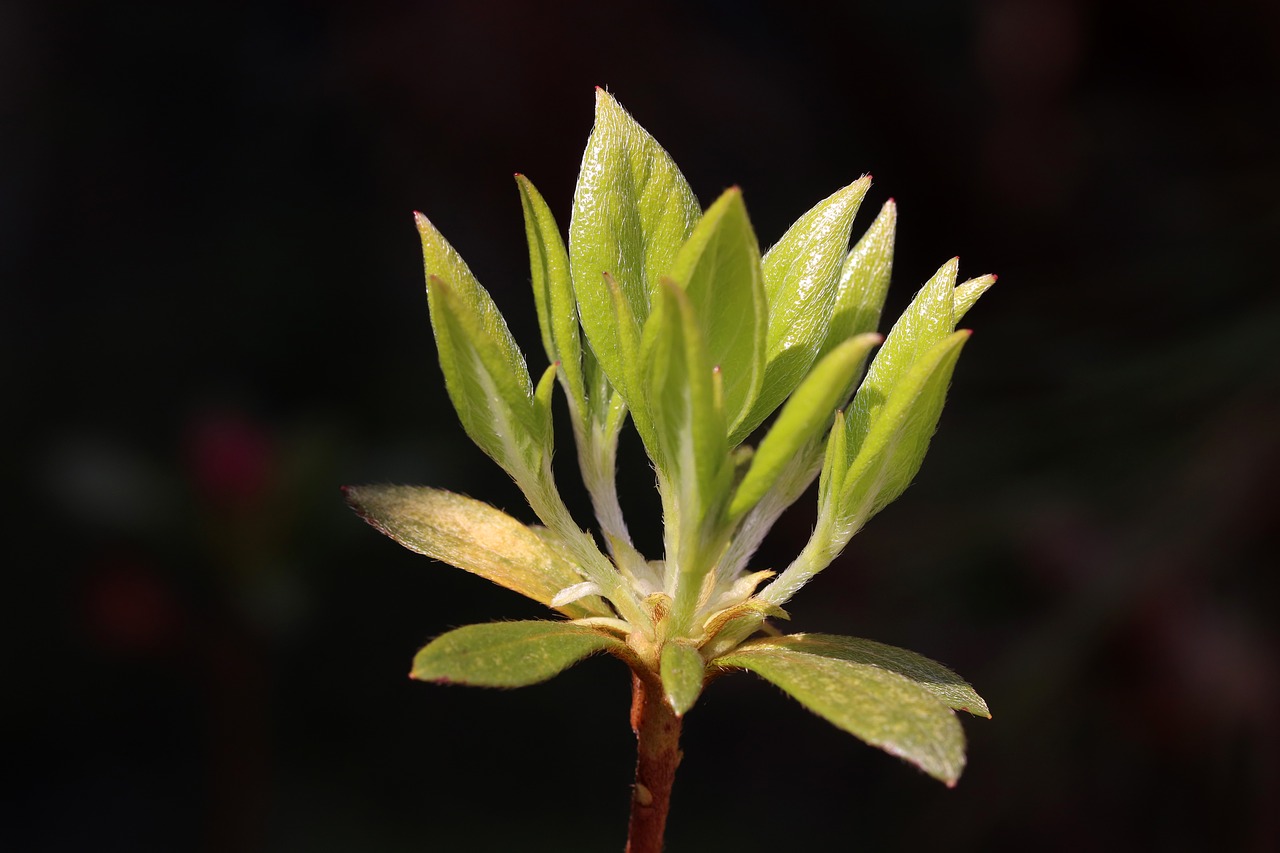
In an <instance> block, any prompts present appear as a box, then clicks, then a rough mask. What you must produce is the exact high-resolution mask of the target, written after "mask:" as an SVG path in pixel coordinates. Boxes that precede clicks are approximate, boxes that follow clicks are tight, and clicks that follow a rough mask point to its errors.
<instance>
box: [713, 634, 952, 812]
mask: <svg viewBox="0 0 1280 853" xmlns="http://www.w3.org/2000/svg"><path fill="white" fill-rule="evenodd" d="M803 636H804V635H798V638H803ZM815 651H816V649H815V650H806V649H805V648H804V644H803V641H800V642H797V641H796V640H793V639H792V638H789V637H781V638H777V639H765V640H755V641H752V642H749V643H746V644H744V645H742V646H739V647H738V648H737V649H735V650H733V651H732V652H730V653H729V654H726V655H722V656H721V657H719V658H717V659H715V660H714V661H713V662H712V663H714V664H716V665H718V666H722V667H741V668H742V669H747V670H750V671H752V672H754V673H756V674H757V675H759V676H760V677H762V678H764V679H765V680H766V681H769V682H771V683H772V684H774V685H775V686H777V687H779V688H781V689H782V690H783V691H785V692H786V693H788V694H790V695H791V696H792V697H793V698H794V699H796V700H797V701H798V702H800V704H801V705H804V706H805V707H806V708H808V709H809V710H810V711H813V712H814V713H815V714H817V715H818V716H820V717H823V718H824V719H826V720H827V721H828V722H830V723H832V724H834V725H836V726H837V727H839V728H841V729H843V730H844V731H846V732H849V733H850V734H852V735H854V736H855V737H857V738H859V739H861V740H863V741H865V742H866V743H868V744H870V745H872V746H875V747H878V748H880V749H883V750H884V751H885V752H888V753H889V754H891V755H896V756H898V757H899V758H902V759H904V760H906V761H908V762H910V763H911V764H914V765H915V766H917V767H919V768H920V769H921V770H923V771H924V772H925V773H928V774H929V775H930V776H932V777H933V778H935V779H937V780H939V781H941V782H944V783H946V785H947V786H948V787H950V786H953V785H955V783H956V780H957V779H959V778H960V773H961V771H962V770H963V769H964V762H965V757H964V730H963V729H961V727H960V722H959V721H958V720H957V719H956V717H955V714H953V713H952V712H951V709H950V708H948V707H947V705H946V704H945V703H944V702H943V700H941V699H940V698H939V697H938V696H937V695H936V694H935V693H934V692H932V691H931V690H929V689H927V688H926V687H924V686H922V685H921V684H920V683H918V682H917V681H915V680H913V679H912V678H909V677H907V676H906V675H903V674H901V673H899V672H894V671H892V670H889V669H883V668H881V667H879V666H876V665H874V664H872V663H867V662H862V661H857V660H852V659H842V658H839V657H829V656H826V655H823V654H819V653H814V652H815Z"/></svg>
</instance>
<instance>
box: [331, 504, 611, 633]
mask: <svg viewBox="0 0 1280 853" xmlns="http://www.w3.org/2000/svg"><path fill="white" fill-rule="evenodd" d="M346 497H347V502H348V503H350V504H351V506H352V507H354V508H355V510H356V511H357V512H358V513H360V515H361V516H362V517H363V518H364V520H365V521H367V522H369V524H371V525H373V526H374V527H375V528H377V529H378V530H380V531H381V532H383V533H385V534H386V535H387V536H390V537H391V538H392V539H394V540H395V541H397V542H399V543H400V544H401V545H403V546H405V547H406V548H408V549H409V550H411V551H416V552H417V553H419V554H425V555H426V556H428V557H432V558H433V559H436V560H440V561H441V562H444V563H448V564H449V565H451V566H455V567H457V568H459V569H462V570H464V571H468V572H471V573H472V574H476V575H479V576H481V577H483V578H487V579H488V580H491V581H493V582H494V583H496V584H498V585H500V586H505V587H506V588H507V589H510V590H514V591H516V592H518V593H520V594H521V595H524V596H527V597H528V598H532V599H533V600H534V601H538V602H541V603H542V604H545V605H547V606H548V607H550V606H551V600H552V599H553V598H554V597H555V595H556V593H558V592H560V591H561V590H562V589H565V588H566V587H569V586H572V585H574V584H576V583H580V582H581V581H582V577H581V576H580V575H579V574H578V573H577V572H576V571H574V569H573V566H571V565H570V564H569V562H568V561H567V560H565V559H564V558H563V557H561V556H560V554H559V553H558V552H557V551H556V550H555V549H553V548H552V547H551V546H549V545H548V544H547V543H546V542H545V541H544V539H543V538H542V537H541V536H539V535H538V534H537V532H536V531H535V530H534V529H533V528H530V527H526V526H525V525H523V524H521V523H520V522H519V521H517V520H516V519H514V518H512V517H511V516H509V515H507V514H506V513H504V512H502V511H501V510H499V509H495V508H494V507H492V506H489V505H488V504H487V503H484V502H482V501H478V500H474V499H472V498H469V497H466V496H464V495H459V494H455V493H453V492H447V491H445V490H444V489H432V488H429V487H426V486H350V487H348V488H347V489H346ZM555 609H557V610H559V611H560V612H562V613H564V614H565V615H567V616H572V617H575V618H576V617H580V616H600V615H608V613H609V611H608V609H607V608H606V607H605V605H604V604H603V602H601V601H600V600H599V599H598V598H596V597H594V596H592V597H590V598H584V599H579V600H578V601H575V602H572V603H570V604H566V605H563V606H561V607H557V608H555Z"/></svg>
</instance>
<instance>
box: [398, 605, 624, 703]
mask: <svg viewBox="0 0 1280 853" xmlns="http://www.w3.org/2000/svg"><path fill="white" fill-rule="evenodd" d="M623 645H624V644H623V643H622V641H621V640H618V639H616V638H614V637H611V636H609V635H607V634H604V633H602V632H600V631H597V630H595V629H594V628H589V627H587V626H585V625H571V624H568V623H565V622H549V621H540V620H539V621H526V622H491V623H488V624H484V625H467V626H466V627H464V628H458V629H457V630H454V631H450V632H449V633H447V634H444V635H442V636H440V637H437V638H436V639H435V640H433V641H431V642H430V643H428V644H427V645H426V646H425V647H424V648H423V649H422V650H421V651H419V652H418V654H417V655H416V656H414V659H413V671H412V672H411V673H410V677H411V678H413V679H415V680H418V681H435V682H438V683H443V684H467V685H470V686H473V687H525V686H527V685H530V684H537V683H538V682H540V681H546V680H547V679H549V678H552V677H553V676H556V675H559V674H560V673H561V672H563V671H564V670H566V669H568V668H569V667H571V666H573V665H574V664H575V663H577V662H578V661H580V660H582V659H583V658H586V657H589V656H591V655H593V654H595V653H597V652H601V651H605V650H607V649H616V648H621V647H622V646H623Z"/></svg>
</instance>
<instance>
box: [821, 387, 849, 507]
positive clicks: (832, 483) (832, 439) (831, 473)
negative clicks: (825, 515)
mask: <svg viewBox="0 0 1280 853" xmlns="http://www.w3.org/2000/svg"><path fill="white" fill-rule="evenodd" d="M848 470H849V444H848V431H847V430H846V429H845V427H844V412H839V411H838V412H836V417H835V421H834V422H833V423H832V424H831V432H829V433H828V434H827V447H826V451H825V452H824V453H823V457H822V473H821V474H820V475H819V477H818V507H819V508H820V509H821V508H822V507H824V506H826V505H827V504H828V503H829V502H830V501H831V499H832V496H833V495H838V494H840V488H841V485H842V484H843V483H844V475H845V472H846V471H848Z"/></svg>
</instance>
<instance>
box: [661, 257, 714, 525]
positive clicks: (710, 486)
mask: <svg viewBox="0 0 1280 853" xmlns="http://www.w3.org/2000/svg"><path fill="white" fill-rule="evenodd" d="M641 352H642V353H643V357H642V359H641V360H642V363H643V367H642V369H643V370H644V371H645V390H646V401H647V408H648V410H649V413H650V417H651V418H652V421H653V430H654V436H655V439H656V445H657V446H656V447H653V448H651V449H650V456H652V457H653V458H654V460H655V461H656V462H657V463H658V466H659V467H660V468H661V469H662V470H663V471H664V472H666V475H667V477H668V479H669V480H670V481H671V482H673V483H674V484H676V487H677V491H678V494H679V495H680V498H681V503H682V505H683V506H685V507H688V509H689V510H690V511H691V512H692V513H694V514H697V515H698V517H699V520H700V516H701V512H702V511H704V510H705V509H706V508H707V507H708V506H709V505H710V503H711V502H712V501H713V500H714V498H715V496H716V494H717V492H718V491H719V489H720V486H721V485H723V483H724V479H725V477H726V475H727V474H728V469H729V468H730V464H729V449H728V444H727V443H726V441H725V430H724V417H723V414H722V413H721V412H720V411H719V410H718V408H717V407H716V405H715V389H714V379H713V375H712V370H713V368H712V364H711V358H710V356H709V354H708V353H707V346H706V341H705V340H704V339H703V336H702V329H701V325H700V324H699V322H698V320H697V318H696V316H695V314H694V309H693V306H692V304H691V303H690V301H689V297H688V296H687V295H686V294H685V292H684V291H683V290H682V289H681V288H680V286H679V285H677V284H675V282H672V281H670V280H669V279H668V280H665V281H664V282H663V284H662V285H661V286H660V291H659V297H658V298H657V299H656V300H655V303H654V312H653V314H652V315H651V316H650V318H649V322H648V323H646V324H645V330H644V341H643V343H642V345H641Z"/></svg>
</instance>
